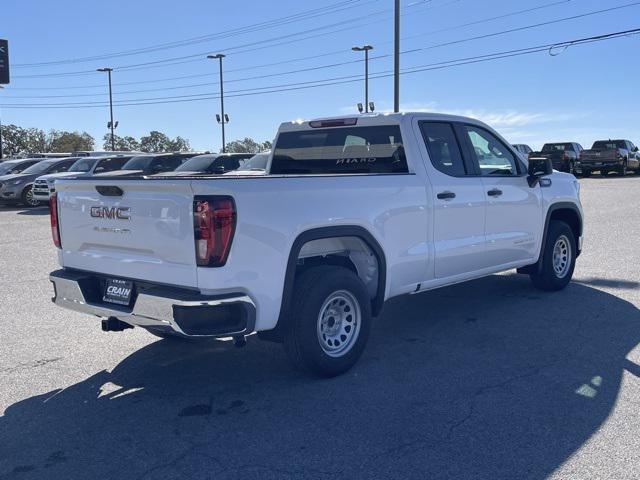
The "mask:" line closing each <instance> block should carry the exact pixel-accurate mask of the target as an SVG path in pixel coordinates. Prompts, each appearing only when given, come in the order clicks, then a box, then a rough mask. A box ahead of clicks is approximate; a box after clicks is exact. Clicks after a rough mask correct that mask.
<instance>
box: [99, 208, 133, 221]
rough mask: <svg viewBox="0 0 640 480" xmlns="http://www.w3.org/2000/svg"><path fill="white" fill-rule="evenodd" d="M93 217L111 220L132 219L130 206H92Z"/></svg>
mask: <svg viewBox="0 0 640 480" xmlns="http://www.w3.org/2000/svg"><path fill="white" fill-rule="evenodd" d="M91 216H92V217H93V218H108V219H110V220H131V208H130V207H91Z"/></svg>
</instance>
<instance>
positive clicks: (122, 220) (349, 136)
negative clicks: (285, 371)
mask: <svg viewBox="0 0 640 480" xmlns="http://www.w3.org/2000/svg"><path fill="white" fill-rule="evenodd" d="M267 171H268V175H264V176H246V177H243V176H217V177H213V176H211V177H207V176H197V177H196V176H194V177H184V176H180V177H178V176H176V177H170V176H169V177H167V176H162V177H158V178H154V177H153V176H149V177H142V176H141V177H127V178H113V177H101V176H100V175H96V176H93V177H89V178H77V179H61V180H59V181H58V182H57V183H56V185H57V193H56V195H55V196H54V197H53V198H52V201H51V202H50V207H51V230H52V235H53V238H54V243H55V244H56V246H57V247H58V249H59V250H58V256H59V262H60V265H61V267H62V269H60V270H57V271H55V272H52V273H51V276H50V278H51V281H52V282H53V284H54V287H55V296H54V298H53V301H54V302H55V303H56V304H58V305H60V306H61V307H65V308H68V309H71V310H76V311H79V312H84V313H87V314H91V315H94V316H96V317H100V318H102V319H103V320H102V327H103V330H106V331H120V330H123V329H125V328H131V327H132V326H136V327H141V328H144V329H147V330H148V331H149V332H151V333H153V334H155V335H158V336H161V337H174V338H175V337H183V338H189V337H214V338H215V337H218V338H219V337H233V338H234V339H235V340H236V342H237V343H238V344H243V342H244V338H245V336H246V335H249V334H251V333H253V332H258V335H259V336H260V337H261V338H264V339H269V340H273V341H278V342H282V343H283V344H284V346H285V350H286V352H287V354H288V355H289V357H290V358H291V360H292V361H293V363H294V364H295V365H296V366H299V367H301V368H302V369H304V370H306V371H308V372H311V373H313V374H316V375H320V376H333V375H338V374H340V373H343V372H345V371H346V370H348V369H349V368H350V367H351V366H353V365H354V363H355V362H356V361H357V359H358V358H359V356H360V355H361V354H362V351H363V349H364V347H365V344H366V342H367V337H368V334H369V329H370V326H371V321H372V317H375V316H377V315H378V314H379V313H380V311H381V309H382V306H383V304H384V302H385V301H386V300H388V299H390V298H392V297H396V296H398V295H404V294H416V293H419V292H424V291H426V290H431V289H434V288H438V287H442V286H445V285H451V284H454V283H458V282H464V281H467V280H470V279H474V278H478V277H482V276H485V275H491V274H493V273H496V272H501V271H505V270H510V269H518V271H519V272H520V273H525V274H529V275H530V276H531V279H532V280H533V284H534V285H535V286H536V287H538V288H541V289H543V290H559V289H562V288H564V287H565V286H566V285H567V283H568V282H569V281H570V279H571V277H572V275H573V269H574V266H575V261H576V258H577V257H578V255H579V254H580V251H581V248H582V229H583V225H582V223H583V221H582V207H581V205H580V199H579V184H578V182H577V181H576V179H575V177H573V176H572V175H569V174H565V173H559V172H555V171H552V169H551V166H550V164H549V163H548V161H545V160H539V161H536V162H531V163H530V164H529V165H527V164H526V163H525V160H524V159H523V158H522V157H521V156H520V155H518V153H517V152H516V151H515V150H513V148H512V147H511V146H510V144H509V143H508V142H507V141H506V140H504V139H503V138H502V137H501V136H500V135H498V134H497V133H496V132H495V131H494V130H492V129H491V128H490V127H488V126H487V125H485V124H483V123H481V122H479V121H477V120H473V119H470V118H462V117H455V116H448V115H436V114H427V113H404V114H387V115H384V114H365V115H360V116H357V117H340V118H331V119H320V120H314V121H309V122H302V121H301V122H292V123H285V124H283V125H282V126H281V127H280V129H279V132H278V134H277V137H276V139H275V142H274V148H273V152H272V154H271V157H270V159H269V162H268V169H267ZM194 348H195V347H194Z"/></svg>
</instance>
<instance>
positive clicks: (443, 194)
mask: <svg viewBox="0 0 640 480" xmlns="http://www.w3.org/2000/svg"><path fill="white" fill-rule="evenodd" d="M437 197H438V199H440V200H451V199H452V198H456V194H455V193H453V192H440V193H439V194H438V195H437Z"/></svg>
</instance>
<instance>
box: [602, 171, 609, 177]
mask: <svg viewBox="0 0 640 480" xmlns="http://www.w3.org/2000/svg"><path fill="white" fill-rule="evenodd" d="M600 175H602V176H603V177H606V176H607V175H609V171H608V170H600Z"/></svg>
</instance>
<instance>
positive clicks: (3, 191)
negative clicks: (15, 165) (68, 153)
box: [0, 157, 78, 207]
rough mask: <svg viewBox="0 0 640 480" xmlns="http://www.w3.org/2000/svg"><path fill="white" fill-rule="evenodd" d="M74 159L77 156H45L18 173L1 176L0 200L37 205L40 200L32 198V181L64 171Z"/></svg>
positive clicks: (29, 205) (30, 205) (28, 205)
mask: <svg viewBox="0 0 640 480" xmlns="http://www.w3.org/2000/svg"><path fill="white" fill-rule="evenodd" d="M76 160H78V158H77V157H71V158H46V159H42V160H41V161H39V162H37V163H35V164H33V165H31V166H30V167H29V168H27V169H25V170H23V171H22V172H20V173H15V174H12V175H3V176H1V177H0V201H3V202H6V203H21V204H23V205H25V206H27V207H37V206H39V205H40V204H41V202H40V201H39V200H36V199H35V198H33V182H34V181H35V180H36V178H38V177H40V176H42V175H46V174H49V173H59V172H66V171H67V170H69V169H70V168H71V165H73V164H74V163H75V162H76Z"/></svg>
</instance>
